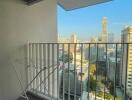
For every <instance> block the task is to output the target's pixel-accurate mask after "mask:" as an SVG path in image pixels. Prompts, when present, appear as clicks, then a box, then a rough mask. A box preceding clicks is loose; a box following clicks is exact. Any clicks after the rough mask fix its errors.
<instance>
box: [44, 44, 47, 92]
mask: <svg viewBox="0 0 132 100" xmlns="http://www.w3.org/2000/svg"><path fill="white" fill-rule="evenodd" d="M43 58H44V67H46V65H47V63H46V44H43ZM46 68H47V67H46ZM45 77H46V70H44V79H43V80H44V82H45V83H46V79H45ZM44 94H46V85H45V84H44Z"/></svg>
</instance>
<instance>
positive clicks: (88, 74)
mask: <svg viewBox="0 0 132 100" xmlns="http://www.w3.org/2000/svg"><path fill="white" fill-rule="evenodd" d="M88 47H89V49H88V100H89V92H90V44H89V46H88Z"/></svg>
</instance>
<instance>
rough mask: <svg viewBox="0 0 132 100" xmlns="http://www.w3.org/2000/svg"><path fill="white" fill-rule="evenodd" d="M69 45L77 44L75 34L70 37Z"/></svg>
mask: <svg viewBox="0 0 132 100" xmlns="http://www.w3.org/2000/svg"><path fill="white" fill-rule="evenodd" d="M71 43H77V36H76V35H75V34H72V35H71Z"/></svg>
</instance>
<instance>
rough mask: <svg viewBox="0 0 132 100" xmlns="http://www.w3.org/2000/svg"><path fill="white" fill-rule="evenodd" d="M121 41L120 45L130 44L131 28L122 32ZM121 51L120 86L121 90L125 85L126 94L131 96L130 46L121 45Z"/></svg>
mask: <svg viewBox="0 0 132 100" xmlns="http://www.w3.org/2000/svg"><path fill="white" fill-rule="evenodd" d="M121 39H122V40H121V42H122V43H130V42H132V27H127V28H125V29H124V30H123V31H122V37H121ZM121 51H122V56H121V69H120V70H121V72H122V74H121V76H120V77H121V85H122V88H123V89H125V85H126V88H127V93H128V94H131V95H132V44H128V45H127V44H124V45H122V49H121ZM126 77H127V79H126ZM125 83H126V84H125Z"/></svg>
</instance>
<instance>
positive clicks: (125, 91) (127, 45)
mask: <svg viewBox="0 0 132 100" xmlns="http://www.w3.org/2000/svg"><path fill="white" fill-rule="evenodd" d="M129 45H130V44H128V43H125V46H126V48H127V51H126V53H127V56H126V61H127V63H126V70H125V71H126V73H125V89H124V94H125V100H127V99H128V98H127V81H128V80H127V74H128V72H127V71H128V53H129Z"/></svg>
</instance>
